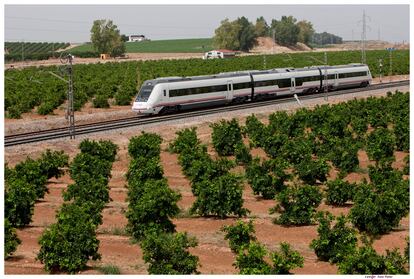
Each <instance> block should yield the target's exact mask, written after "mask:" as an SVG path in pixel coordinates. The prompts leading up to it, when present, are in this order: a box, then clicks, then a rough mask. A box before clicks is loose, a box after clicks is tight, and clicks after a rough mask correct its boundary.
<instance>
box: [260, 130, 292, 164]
mask: <svg viewBox="0 0 414 279" xmlns="http://www.w3.org/2000/svg"><path fill="white" fill-rule="evenodd" d="M288 142H289V137H288V136H287V135H286V134H281V133H276V134H271V135H269V136H267V137H266V138H264V139H263V149H264V151H265V152H266V154H267V155H269V157H270V158H278V157H280V155H281V154H283V152H284V151H285V149H286V147H285V145H286V144H288Z"/></svg>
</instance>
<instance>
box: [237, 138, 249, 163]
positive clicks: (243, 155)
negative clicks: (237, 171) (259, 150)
mask: <svg viewBox="0 0 414 279" xmlns="http://www.w3.org/2000/svg"><path fill="white" fill-rule="evenodd" d="M234 155H236V163H237V164H239V165H248V164H249V163H250V162H251V161H252V155H251V154H250V150H249V148H248V147H247V146H246V145H244V143H243V142H242V141H240V142H239V143H237V144H236V147H235V148H234Z"/></svg>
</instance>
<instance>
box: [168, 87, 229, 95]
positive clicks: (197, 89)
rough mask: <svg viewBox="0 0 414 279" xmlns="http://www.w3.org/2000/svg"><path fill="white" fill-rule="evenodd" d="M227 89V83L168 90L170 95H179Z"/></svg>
mask: <svg viewBox="0 0 414 279" xmlns="http://www.w3.org/2000/svg"><path fill="white" fill-rule="evenodd" d="M220 91H227V85H214V86H203V87H193V88H183V89H173V90H170V97H180V96H187V95H195V94H204V93H214V92H220Z"/></svg>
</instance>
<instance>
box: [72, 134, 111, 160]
mask: <svg viewBox="0 0 414 279" xmlns="http://www.w3.org/2000/svg"><path fill="white" fill-rule="evenodd" d="M79 149H80V151H81V152H82V153H86V154H89V155H92V156H97V157H99V159H101V160H106V161H109V162H111V163H112V162H115V157H116V153H117V151H118V146H117V145H116V144H114V143H113V142H112V141H110V140H99V141H94V140H89V139H85V140H83V141H82V142H81V143H80V144H79Z"/></svg>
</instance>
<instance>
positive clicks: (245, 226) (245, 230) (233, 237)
mask: <svg viewBox="0 0 414 279" xmlns="http://www.w3.org/2000/svg"><path fill="white" fill-rule="evenodd" d="M221 230H222V231H223V232H225V233H226V234H225V236H224V239H227V240H229V245H230V249H231V251H233V253H238V252H239V250H240V249H241V248H242V247H243V246H244V245H249V243H250V242H251V241H255V240H256V237H255V236H254V233H255V230H254V226H253V222H252V220H250V221H249V222H248V223H245V222H243V221H242V220H238V221H237V222H236V224H235V225H229V226H223V228H222V229H221Z"/></svg>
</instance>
